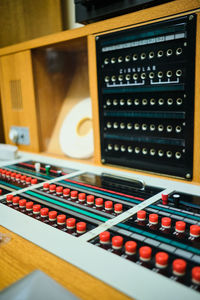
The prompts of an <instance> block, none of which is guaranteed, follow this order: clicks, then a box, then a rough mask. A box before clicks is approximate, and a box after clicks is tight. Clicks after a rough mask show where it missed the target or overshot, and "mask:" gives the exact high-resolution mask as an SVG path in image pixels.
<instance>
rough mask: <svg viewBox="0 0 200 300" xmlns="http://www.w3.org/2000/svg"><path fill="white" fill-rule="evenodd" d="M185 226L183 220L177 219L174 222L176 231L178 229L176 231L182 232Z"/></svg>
mask: <svg viewBox="0 0 200 300" xmlns="http://www.w3.org/2000/svg"><path fill="white" fill-rule="evenodd" d="M185 227H186V224H185V222H183V221H177V222H176V231H178V232H184V231H185Z"/></svg>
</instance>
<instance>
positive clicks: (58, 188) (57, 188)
mask: <svg viewBox="0 0 200 300" xmlns="http://www.w3.org/2000/svg"><path fill="white" fill-rule="evenodd" d="M62 192H63V187H62V186H57V187H56V194H57V195H61V194H62Z"/></svg>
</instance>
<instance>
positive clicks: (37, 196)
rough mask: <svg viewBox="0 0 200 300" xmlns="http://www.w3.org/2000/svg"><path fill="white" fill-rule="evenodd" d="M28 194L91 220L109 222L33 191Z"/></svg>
mask: <svg viewBox="0 0 200 300" xmlns="http://www.w3.org/2000/svg"><path fill="white" fill-rule="evenodd" d="M26 194H28V195H31V196H34V197H36V198H39V199H41V200H44V201H47V202H50V203H53V204H56V205H58V206H62V207H65V208H67V209H69V210H72V211H75V212H78V213H80V214H82V215H85V216H88V217H91V218H93V219H96V220H99V221H102V222H106V221H108V219H107V218H105V217H102V216H98V215H96V214H93V213H91V212H88V211H85V210H83V209H80V208H77V207H74V206H71V205H69V204H65V203H63V202H60V201H57V200H54V199H51V198H48V197H46V196H43V195H40V194H37V193H35V192H32V191H28V192H26Z"/></svg>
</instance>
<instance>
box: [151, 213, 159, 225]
mask: <svg viewBox="0 0 200 300" xmlns="http://www.w3.org/2000/svg"><path fill="white" fill-rule="evenodd" d="M149 223H151V224H158V215H157V214H150V215H149Z"/></svg>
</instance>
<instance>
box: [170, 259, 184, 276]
mask: <svg viewBox="0 0 200 300" xmlns="http://www.w3.org/2000/svg"><path fill="white" fill-rule="evenodd" d="M186 266H187V264H186V261H185V260H183V259H175V260H174V261H173V264H172V267H173V272H175V273H178V274H182V275H183V274H184V273H185V271H186Z"/></svg>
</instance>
